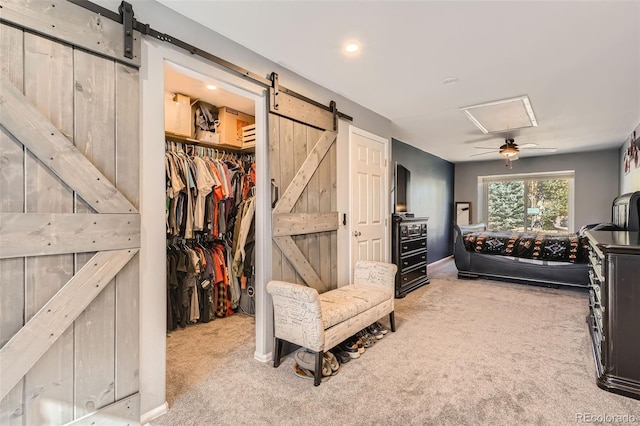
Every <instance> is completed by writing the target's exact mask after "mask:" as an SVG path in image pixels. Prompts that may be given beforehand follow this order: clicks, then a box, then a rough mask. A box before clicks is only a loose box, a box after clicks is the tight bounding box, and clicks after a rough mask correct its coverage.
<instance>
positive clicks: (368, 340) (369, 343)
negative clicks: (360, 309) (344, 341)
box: [356, 329, 376, 348]
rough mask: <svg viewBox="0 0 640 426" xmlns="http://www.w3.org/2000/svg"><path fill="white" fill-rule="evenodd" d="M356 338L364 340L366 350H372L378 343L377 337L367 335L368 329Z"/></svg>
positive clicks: (359, 333)
mask: <svg viewBox="0 0 640 426" xmlns="http://www.w3.org/2000/svg"><path fill="white" fill-rule="evenodd" d="M356 336H358V338H359V339H360V340H362V343H363V344H364V347H365V348H370V347H371V346H373V344H374V343H375V342H376V339H375V337H373V336H372V335H370V334H369V333H367V330H366V329H363V330H360V331H358V332H357V333H356Z"/></svg>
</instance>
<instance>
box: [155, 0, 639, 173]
mask: <svg viewBox="0 0 640 426" xmlns="http://www.w3.org/2000/svg"><path fill="white" fill-rule="evenodd" d="M159 1H160V2H161V3H163V4H165V5H167V6H169V7H171V8H172V9H174V10H176V11H177V12H179V13H181V14H183V15H185V16H187V17H189V18H191V19H193V20H195V21H197V22H199V23H201V24H203V25H205V26H207V27H210V28H211V29H213V30H215V31H216V32H218V33H220V34H222V35H224V36H226V37H228V38H230V39H232V40H235V41H236V42H238V43H240V44H242V45H244V46H246V47H247V48H249V49H251V50H253V51H254V52H257V53H259V54H260V55H262V56H264V57H266V58H269V59H271V60H272V61H274V62H276V63H278V64H281V65H283V66H284V67H286V68H288V69H290V70H292V71H294V72H296V73H298V74H300V75H302V76H304V77H306V78H308V79H309V80H312V81H314V82H316V83H318V84H320V85H322V86H324V87H326V88H328V89H331V90H333V91H335V92H337V93H339V94H341V95H343V96H345V97H347V98H349V99H351V100H353V101H355V102H357V103H359V104H361V105H363V106H365V107H367V108H369V109H371V110H373V111H375V112H377V113H379V114H381V115H383V116H385V117H387V118H389V119H390V120H391V121H392V122H393V123H394V131H393V136H394V137H395V138H396V139H399V140H402V141H404V142H407V143H409V144H411V145H414V146H416V147H419V148H421V149H423V150H425V151H427V152H430V153H432V154H435V155H437V156H439V157H442V158H444V159H446V160H449V161H452V162H462V161H474V160H475V161H477V160H478V157H473V158H471V157H470V155H472V154H477V153H479V152H481V150H478V149H475V148H474V147H475V146H495V147H496V148H497V147H498V146H499V145H500V144H501V143H503V139H504V137H506V136H513V137H515V140H516V143H518V144H525V143H536V144H538V146H540V147H557V148H558V150H557V153H568V152H577V151H587V150H597V149H604V148H613V147H619V146H620V145H621V144H622V143H623V142H624V140H625V139H626V138H627V137H628V136H629V134H630V132H631V131H632V130H633V128H634V127H635V126H636V125H638V123H639V122H640V2H639V1H626V2H614V1H567V2H563V1H511V2H506V1H497V2H489V1H466V2H458V1H412V2H404V1H377V2H368V1H296V2H281V1H258V2H244V1H210V2H206V1H204V0H198V1H192V0H181V1H175V0H159ZM207 3H208V4H207ZM205 10H206V11H207V12H206V13H203V11H205ZM349 39H356V40H358V41H359V42H360V43H361V45H362V49H361V53H359V54H358V55H352V56H347V55H345V54H343V53H342V47H343V45H344V43H345V42H346V41H347V40H349ZM213 53H215V51H214V52H213ZM451 77H453V78H457V79H458V82H457V83H456V84H452V85H445V84H443V81H444V80H445V79H447V78H451ZM282 84H283V85H285V86H286V81H282ZM520 95H528V96H529V98H530V99H531V104H532V107H533V110H534V112H535V115H536V118H537V120H538V127H534V128H528V129H522V130H519V131H514V132H513V133H511V134H509V135H505V134H500V135H491V134H490V135H483V134H482V132H480V130H479V129H477V128H476V127H475V126H474V125H473V124H472V123H471V122H470V121H469V120H468V119H467V118H466V116H465V115H464V114H463V113H462V112H461V111H460V110H459V108H460V107H464V106H469V105H474V104H478V103H484V102H489V101H494V100H499V99H504V98H509V97H514V96H520ZM338 108H340V105H338ZM344 112H345V113H349V111H344ZM527 155H548V154H545V153H543V152H536V151H529V152H523V153H522V155H521V156H527ZM485 157H486V159H497V158H499V157H498V154H495V158H493V157H494V155H492V154H490V155H486V156H482V157H480V158H482V159H484V158H485Z"/></svg>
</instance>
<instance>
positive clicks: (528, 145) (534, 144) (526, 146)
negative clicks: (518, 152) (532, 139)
mask: <svg viewBox="0 0 640 426" xmlns="http://www.w3.org/2000/svg"><path fill="white" fill-rule="evenodd" d="M536 146H538V144H537V143H525V144H522V145H518V148H534V147H536Z"/></svg>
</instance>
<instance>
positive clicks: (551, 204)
mask: <svg viewBox="0 0 640 426" xmlns="http://www.w3.org/2000/svg"><path fill="white" fill-rule="evenodd" d="M573 178H574V172H573V171H565V172H555V173H544V174H519V175H500V176H481V177H479V178H478V183H479V188H481V191H479V193H480V199H479V200H478V201H479V202H480V204H481V205H482V206H483V209H482V210H481V211H483V212H484V217H485V218H486V219H485V220H486V223H487V227H488V229H490V230H510V231H533V232H545V233H566V232H573Z"/></svg>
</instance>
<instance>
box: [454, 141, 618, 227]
mask: <svg viewBox="0 0 640 426" xmlns="http://www.w3.org/2000/svg"><path fill="white" fill-rule="evenodd" d="M618 162H619V151H618V150H617V149H610V150H604V151H591V152H582V153H577V154H560V155H548V156H542V157H530V158H526V157H525V158H521V159H520V160H518V161H515V162H514V163H513V169H511V170H510V169H508V168H506V167H505V162H504V161H502V160H498V161H482V162H473V163H457V164H456V172H455V201H471V202H472V203H473V206H472V218H473V221H474V223H477V222H479V221H481V218H480V216H479V215H481V214H482V212H480V211H479V209H478V208H477V206H478V177H479V176H491V175H504V174H518V173H542V172H554V171H564V170H573V171H575V182H574V184H575V195H574V196H575V216H574V227H575V228H576V229H575V231H577V230H578V229H580V227H581V226H583V225H587V224H591V223H601V222H610V221H611V203H612V201H613V199H614V198H616V197H617V196H618V191H619V189H618V180H619V165H618Z"/></svg>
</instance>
